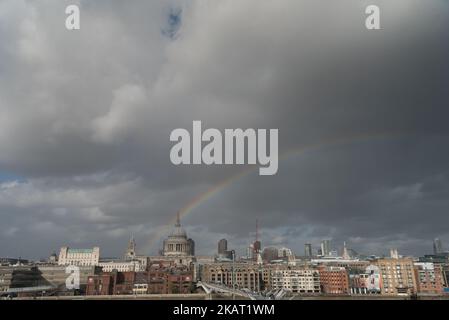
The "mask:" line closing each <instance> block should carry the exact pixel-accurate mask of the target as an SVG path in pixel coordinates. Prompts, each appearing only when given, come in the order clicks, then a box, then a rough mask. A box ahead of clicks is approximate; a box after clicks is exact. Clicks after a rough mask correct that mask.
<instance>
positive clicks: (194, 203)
mask: <svg viewBox="0 0 449 320" xmlns="http://www.w3.org/2000/svg"><path fill="white" fill-rule="evenodd" d="M411 136H412V134H407V133H403V132H392V133H379V134H365V135H358V136H351V137H341V138H335V139H332V140H326V141H321V142H316V143H312V144H308V145H304V146H300V147H295V148H291V149H288V150H286V151H285V152H283V153H282V154H281V155H280V156H279V163H280V162H281V161H283V160H286V159H288V158H290V157H292V156H297V155H304V154H305V153H307V152H314V151H318V150H321V149H323V148H328V147H333V146H343V145H348V144H353V143H358V142H366V141H370V142H371V141H375V140H387V139H388V140H391V139H399V138H406V137H411ZM258 169H259V166H258V165H252V166H250V167H246V168H245V169H244V170H242V171H240V172H238V173H237V174H235V175H232V176H230V177H228V178H226V179H224V180H222V181H220V182H219V183H217V184H215V185H213V186H212V187H210V188H209V189H207V190H206V191H205V192H203V193H201V194H199V195H197V196H196V197H194V198H192V199H191V200H190V201H189V202H188V203H187V204H186V205H185V206H183V207H182V208H181V209H180V210H179V216H180V217H184V216H186V215H187V214H189V213H191V212H192V211H194V209H196V208H198V207H199V206H200V205H201V204H202V203H204V202H207V201H208V200H209V199H211V198H212V197H213V196H215V195H217V194H218V193H220V192H221V191H222V190H224V189H226V187H228V186H229V185H231V184H233V183H234V182H236V181H238V180H240V179H242V178H244V177H246V176H248V175H250V174H251V173H253V172H255V171H257V170H258ZM176 217H177V214H175V215H173V217H171V219H170V221H169V222H168V223H167V224H166V225H165V226H163V227H160V228H159V229H158V231H157V232H156V233H155V235H154V236H152V237H151V239H150V240H149V242H148V246H149V247H150V248H153V247H154V246H155V245H156V243H157V242H158V241H159V240H160V239H161V238H162V237H163V236H164V234H166V233H168V230H169V228H171V226H172V225H173V224H174V223H175V221H176Z"/></svg>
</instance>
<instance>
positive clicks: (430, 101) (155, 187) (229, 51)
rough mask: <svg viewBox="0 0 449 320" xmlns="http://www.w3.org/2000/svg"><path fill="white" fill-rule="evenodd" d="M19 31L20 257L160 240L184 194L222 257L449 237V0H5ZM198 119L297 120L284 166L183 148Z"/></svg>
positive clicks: (16, 209)
mask: <svg viewBox="0 0 449 320" xmlns="http://www.w3.org/2000/svg"><path fill="white" fill-rule="evenodd" d="M69 4H78V5H79V6H80V10H81V29H80V30H75V31H68V30H67V29H66V28H65V19H66V14H65V7H66V6H67V5H69ZM370 4H375V5H378V6H379V7H380V10H381V20H380V21H381V30H367V29H366V28H365V18H366V15H365V8H366V6H368V5H370ZM0 39H1V42H0V221H1V222H0V256H2V257H5V256H7V257H18V256H21V257H28V258H42V257H47V256H49V255H50V254H51V253H52V252H53V251H58V250H59V248H60V247H61V246H64V245H68V246H71V247H77V248H84V247H93V246H96V245H98V246H100V247H101V254H102V256H107V257H110V256H122V254H123V253H124V250H125V249H126V246H127V241H128V239H129V237H130V236H131V235H134V237H135V238H136V241H137V251H138V253H139V254H156V253H157V251H158V250H159V249H160V246H161V240H162V239H163V237H164V236H165V235H166V233H167V232H168V231H169V230H170V225H171V224H172V223H173V221H174V217H175V216H176V213H177V212H178V211H180V210H181V211H182V212H183V215H182V218H181V219H182V223H183V226H184V227H185V229H186V230H187V232H188V234H189V236H190V237H192V238H193V239H194V240H195V242H196V250H197V253H198V254H204V255H208V254H213V253H215V252H216V247H217V242H218V240H219V239H221V238H227V239H228V242H229V246H230V247H232V248H236V249H237V252H238V253H240V254H243V253H244V250H245V247H246V246H248V244H249V243H250V242H252V241H254V237H255V229H256V219H257V220H258V222H259V226H260V238H261V241H262V245H263V246H269V245H276V246H285V247H289V248H291V249H293V250H294V251H295V252H296V253H298V254H302V253H303V252H304V249H303V248H304V243H312V244H313V246H314V247H318V246H319V243H320V241H321V240H322V239H332V240H333V244H334V247H335V248H336V249H339V248H341V247H342V245H343V241H346V243H347V245H348V247H350V248H352V249H354V250H356V251H357V252H360V253H364V254H387V253H388V251H389V249H390V248H397V249H398V250H399V253H402V254H405V255H409V254H410V255H411V254H414V255H420V254H424V253H431V252H432V241H433V239H434V238H436V237H438V238H440V239H441V240H442V241H443V245H445V246H446V249H449V230H448V225H449V124H448V119H449V109H448V107H449V90H448V88H449V63H448V57H449V41H447V39H449V2H448V1H445V0H429V1H419V0H396V1H387V0H370V1H365V0H361V1H350V0H340V1H332V2H331V1H324V0H313V1H312V0H304V1H300V0H278V1H269V0H245V1H237V0H221V1H207V2H206V1H200V0H185V1H181V0H168V1H167V0H164V1H162V0H160V1H159V0H154V1H145V0H130V1H119V0H108V1H100V0H70V1H68V0H64V1H61V0H35V1H32V0H0ZM194 120H201V121H202V124H203V127H204V128H217V129H219V130H223V129H225V128H243V129H246V128H263V129H272V128H276V129H279V156H280V162H279V170H278V173H277V174H276V175H273V176H260V175H258V171H257V170H251V169H248V167H246V166H244V165H234V166H232V165H229V166H204V165H199V166H175V165H173V164H172V163H171V162H170V157H169V154H170V149H171V147H172V146H173V143H172V142H170V140H169V137H170V132H171V131H172V130H174V129H176V128H186V129H187V130H189V131H191V128H192V122H193V121H194ZM195 199H201V200H200V201H195Z"/></svg>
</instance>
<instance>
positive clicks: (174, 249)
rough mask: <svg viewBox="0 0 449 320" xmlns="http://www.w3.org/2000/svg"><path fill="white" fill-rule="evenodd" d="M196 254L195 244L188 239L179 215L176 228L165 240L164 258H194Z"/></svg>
mask: <svg viewBox="0 0 449 320" xmlns="http://www.w3.org/2000/svg"><path fill="white" fill-rule="evenodd" d="M194 252H195V243H194V241H193V240H192V239H188V237H187V233H186V231H185V230H184V228H183V227H182V226H181V221H180V218H179V213H178V216H177V218H176V224H175V227H174V228H173V229H172V231H171V232H170V234H169V235H168V237H167V238H166V239H165V240H164V248H163V255H164V256H193V255H194Z"/></svg>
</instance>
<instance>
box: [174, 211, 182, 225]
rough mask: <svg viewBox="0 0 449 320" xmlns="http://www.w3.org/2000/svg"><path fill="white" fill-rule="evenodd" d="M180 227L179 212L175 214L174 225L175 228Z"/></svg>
mask: <svg viewBox="0 0 449 320" xmlns="http://www.w3.org/2000/svg"><path fill="white" fill-rule="evenodd" d="M180 226H181V217H180V214H179V211H178V213H177V214H176V224H175V227H180Z"/></svg>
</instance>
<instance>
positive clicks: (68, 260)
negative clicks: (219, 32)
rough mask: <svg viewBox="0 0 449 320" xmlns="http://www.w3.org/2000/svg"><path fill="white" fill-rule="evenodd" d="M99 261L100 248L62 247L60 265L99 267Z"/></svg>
mask: <svg viewBox="0 0 449 320" xmlns="http://www.w3.org/2000/svg"><path fill="white" fill-rule="evenodd" d="M99 261H100V248H99V247H93V248H92V249H72V248H69V247H62V248H61V250H60V252H59V258H58V265H76V266H97V265H98V263H99Z"/></svg>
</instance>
